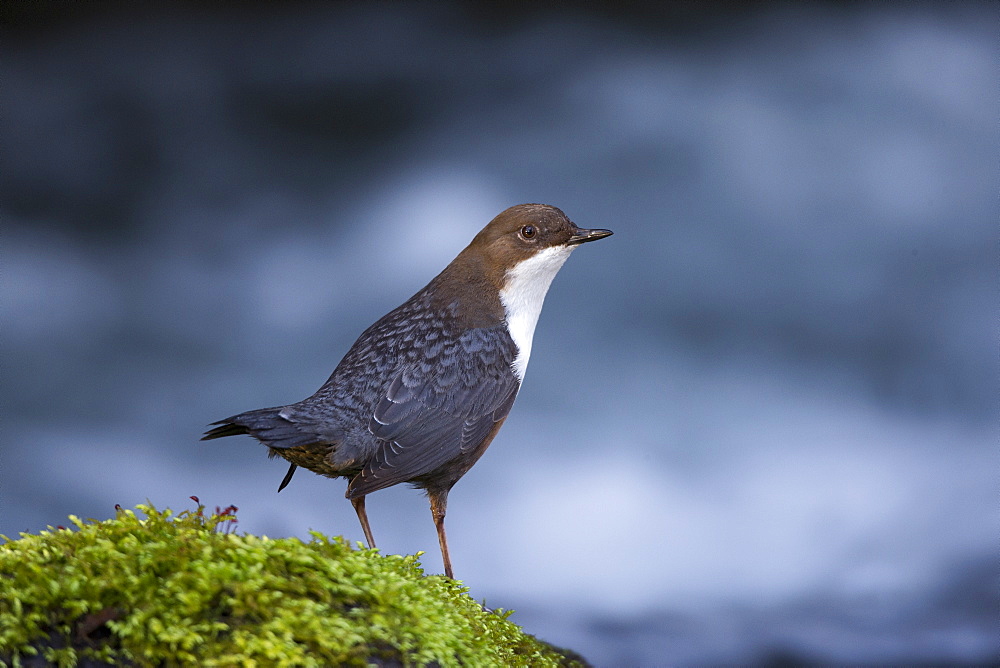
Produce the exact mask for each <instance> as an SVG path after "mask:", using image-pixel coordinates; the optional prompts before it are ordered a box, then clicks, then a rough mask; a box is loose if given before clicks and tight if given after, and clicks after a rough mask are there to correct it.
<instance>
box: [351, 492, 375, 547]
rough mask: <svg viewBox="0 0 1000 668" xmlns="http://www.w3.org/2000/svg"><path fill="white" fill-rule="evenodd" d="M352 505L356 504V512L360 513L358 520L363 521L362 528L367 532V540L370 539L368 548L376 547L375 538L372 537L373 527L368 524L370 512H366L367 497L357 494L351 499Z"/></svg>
mask: <svg viewBox="0 0 1000 668" xmlns="http://www.w3.org/2000/svg"><path fill="white" fill-rule="evenodd" d="M351 505H352V506H354V512H356V513H357V514H358V520H360V521H361V529H362V530H363V531H364V532H365V540H367V541H368V549H369V550H374V549H375V539H374V538H372V529H371V527H370V526H368V513H366V512H365V497H363V496H356V497H354V498H353V499H351Z"/></svg>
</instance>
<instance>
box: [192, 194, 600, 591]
mask: <svg viewBox="0 0 1000 668" xmlns="http://www.w3.org/2000/svg"><path fill="white" fill-rule="evenodd" d="M610 234H611V231H610V230H584V229H580V228H579V227H577V226H576V225H574V224H573V222H572V221H570V219H569V218H567V217H566V215H565V214H564V213H563V212H562V211H560V210H559V209H557V208H555V207H553V206H547V205H544V204H519V205H517V206H512V207H511V208H509V209H507V210H506V211H503V212H502V213H500V215H498V216H497V217H496V218H494V219H493V220H492V221H490V223H489V224H488V225H487V226H486V227H484V228H483V229H482V231H481V232H479V234H477V235H476V237H475V238H474V239H473V240H472V243H470V244H469V245H468V247H466V248H465V250H463V251H462V252H461V253H459V254H458V257H456V258H455V259H454V260H453V261H452V263H451V264H449V265H448V266H447V267H445V269H444V271H442V272H441V273H440V274H438V275H437V276H436V277H435V278H434V279H433V280H432V281H431V282H430V283H428V284H427V286H426V287H425V288H423V289H422V290H420V292H418V293H417V294H415V295H413V297H411V298H410V299H409V300H407V301H406V302H405V303H404V304H403V305H402V306H400V307H398V308H397V309H395V310H394V311H391V312H390V313H388V314H387V315H385V316H384V317H382V319H380V320H379V321H378V322H376V323H375V324H374V325H372V326H371V327H369V328H368V329H366V330H365V331H364V333H363V334H361V336H360V337H359V338H358V340H357V341H355V342H354V345H353V346H351V349H350V350H349V351H348V352H347V355H345V356H344V359H343V360H341V362H340V364H339V365H337V368H336V369H334V371H333V374H332V375H331V376H330V378H329V380H327V381H326V383H324V384H323V387H321V388H319V390H318V391H317V392H316V393H315V394H313V395H312V396H311V397H309V398H308V399H303V400H302V401H300V402H298V403H295V404H289V405H287V406H278V407H276V408H263V409H260V410H255V411H248V412H246V413H240V414H239V415H234V416H232V417H229V418H226V419H225V420H219V421H218V422H213V423H212V424H213V425H218V426H216V427H214V428H213V429H211V430H210V431H208V432H206V434H205V436H204V437H203V439H202V440H208V439H213V438H219V437H221V436H233V435H236V434H250V435H251V436H253V437H254V438H256V439H257V440H259V441H260V442H261V443H263V444H264V445H266V446H267V447H268V448H269V455H270V456H272V457H273V456H275V455H280V456H281V457H284V458H285V459H287V460H288V461H289V462H291V466H290V467H289V468H288V473H287V474H286V475H285V478H284V480H282V481H281V485H280V486H279V487H278V491H279V492H280V491H281V490H282V489H284V487H285V485H287V484H288V482H289V481H290V480H291V479H292V474H293V473H295V468H296V467H297V466H304V467H305V468H307V469H309V470H311V471H314V472H315V473H319V474H320V475H325V476H328V477H331V478H337V477H341V476H342V477H345V478H347V479H348V480H349V481H350V482H349V483H348V486H347V494H346V496H347V498H348V499H350V500H351V503H352V504H353V505H354V510H355V511H356V512H357V514H358V519H359V520H360V521H361V528H362V529H363V530H364V532H365V538H366V539H367V540H368V546H369V547H371V548H374V547H375V540H374V538H372V532H371V528H370V527H369V526H368V516H367V514H366V513H365V495H366V494H371V493H372V492H375V491H378V490H380V489H383V488H385V487H390V486H392V485H395V484H397V483H401V482H408V483H412V484H413V485H414V486H415V487H418V488H421V489H424V490H425V491H426V492H427V496H428V498H429V499H430V505H431V513H432V514H433V516H434V525H435V527H436V528H437V534H438V541H439V542H440V544H441V557H442V559H443V560H444V571H445V575H447V576H448V577H449V578H452V579H454V574H453V572H452V568H451V558H450V556H449V555H448V541H447V539H446V537H445V531H444V516H445V509H446V506H447V503H448V492H449V491H450V490H451V488H452V486H453V485H454V484H455V483H456V482H457V481H458V479H459V478H461V477H462V476H463V475H465V473H466V471H468V470H469V469H470V468H472V465H473V464H475V463H476V461H477V460H478V459H479V458H480V457H481V456H482V454H483V453H484V452H485V451H486V448H487V447H488V446H489V444H490V441H492V440H493V437H494V436H496V434H497V431H499V429H500V426H501V425H502V424H503V422H504V420H505V419H506V418H507V414H508V413H509V412H510V407H511V405H513V403H514V398H515V397H516V396H517V392H518V389H519V388H520V387H521V381H522V380H524V371H525V369H526V368H527V366H528V357H529V356H530V355H531V339H532V336H533V335H534V332H535V323H537V322H538V315H539V313H540V312H541V310H542V302H543V301H544V300H545V293H546V292H547V291H548V289H549V285H550V284H551V283H552V279H553V278H554V277H555V275H556V272H558V271H559V268H560V267H562V265H563V262H565V261H566V258H568V257H569V254H570V253H571V252H572V251H573V249H574V248H576V247H577V246H578V245H580V244H582V243H584V242H586V241H594V240H596V239H602V238H604V237H606V236H608V235H610Z"/></svg>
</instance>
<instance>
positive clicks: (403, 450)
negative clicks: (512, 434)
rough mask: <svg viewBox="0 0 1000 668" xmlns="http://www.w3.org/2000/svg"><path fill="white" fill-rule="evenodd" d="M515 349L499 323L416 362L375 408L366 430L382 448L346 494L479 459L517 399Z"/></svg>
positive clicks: (448, 342) (396, 378)
mask: <svg viewBox="0 0 1000 668" xmlns="http://www.w3.org/2000/svg"><path fill="white" fill-rule="evenodd" d="M516 352H517V349H516V346H515V345H514V343H513V341H511V340H510V337H509V336H508V334H507V332H506V328H505V327H503V326H498V327H492V328H483V329H473V330H467V331H466V332H464V333H463V334H462V335H461V336H460V337H458V338H456V339H452V340H445V341H441V342H440V345H439V346H438V345H436V346H432V347H431V349H429V354H428V356H426V357H422V358H421V359H417V360H411V361H410V363H409V364H407V365H406V366H404V367H403V368H402V369H401V370H400V371H399V372H397V373H396V374H395V376H394V377H393V379H392V381H391V382H390V383H389V385H388V386H387V387H386V390H385V392H384V393H383V396H382V397H381V398H380V400H379V401H378V403H377V404H376V406H375V410H374V412H373V415H372V417H371V420H370V422H369V425H368V429H369V431H371V433H372V434H373V435H374V436H375V437H376V438H377V439H379V446H378V448H377V450H376V453H375V456H374V457H372V459H371V460H369V462H368V464H367V465H366V466H365V468H364V469H363V470H362V472H361V473H360V474H359V475H358V476H357V477H356V478H355V479H354V480H352V481H351V484H350V487H349V489H348V495H349V496H351V497H356V496H360V495H363V494H370V493H371V492H374V491H376V490H379V489H382V488H384V487H389V486H391V485H395V484H397V483H400V482H407V481H413V480H414V479H415V478H419V477H421V476H424V475H427V474H430V473H433V472H434V471H436V470H438V469H440V468H442V467H444V466H446V465H447V464H449V463H451V462H454V461H456V460H461V459H462V458H463V457H466V456H473V455H474V454H475V452H476V451H477V449H478V448H479V446H480V445H482V444H483V442H484V441H485V440H486V439H487V438H488V437H490V436H491V435H492V433H493V432H494V431H495V428H496V425H497V423H498V422H501V421H502V420H504V418H506V417H507V414H508V413H509V412H510V408H511V406H512V405H513V403H514V398H515V397H516V396H517V390H518V387H519V382H518V380H517V377H516V376H515V375H514V373H513V371H512V369H511V363H512V362H513V359H514V357H515V355H516ZM459 468H461V467H459ZM458 475H459V476H460V475H461V474H460V473H459V474H458ZM456 479H457V477H456ZM451 482H454V481H451Z"/></svg>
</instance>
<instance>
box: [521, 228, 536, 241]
mask: <svg viewBox="0 0 1000 668" xmlns="http://www.w3.org/2000/svg"><path fill="white" fill-rule="evenodd" d="M537 233H538V230H536V229H535V226H534V225H525V226H524V227H522V228H521V236H522V237H524V238H525V239H532V238H534V236H535V235H536V234H537Z"/></svg>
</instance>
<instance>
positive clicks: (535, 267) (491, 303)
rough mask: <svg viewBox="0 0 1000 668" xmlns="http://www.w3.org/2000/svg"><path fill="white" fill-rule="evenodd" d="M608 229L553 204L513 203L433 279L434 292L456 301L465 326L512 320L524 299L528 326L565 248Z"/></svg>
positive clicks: (565, 254)
mask: <svg viewBox="0 0 1000 668" xmlns="http://www.w3.org/2000/svg"><path fill="white" fill-rule="evenodd" d="M610 234H611V231H610V230H601V229H594V230H588V229H581V228H579V227H577V226H576V225H575V224H574V223H573V221H571V220H570V219H569V218H568V217H567V216H566V214H565V213H563V212H562V211H560V210H559V209H557V208H556V207H554V206H548V205H546V204H518V205H516V206H512V207H510V208H509V209H506V210H504V211H502V212H500V214H499V215H497V217H496V218H494V219H493V220H491V221H490V222H489V224H487V225H486V227H484V228H483V229H482V230H481V231H480V232H479V234H477V235H476V236H475V238H473V240H472V242H471V243H470V244H469V245H468V246H467V247H466V248H465V250H463V251H462V252H461V253H459V255H458V257H456V258H455V260H454V261H453V262H452V263H451V264H450V265H448V267H447V268H446V269H445V270H444V271H443V272H441V274H440V275H439V276H438V277H437V278H435V279H434V283H435V284H436V285H435V286H434V288H435V292H436V293H437V295H438V296H439V297H441V298H442V299H444V300H446V301H447V302H448V303H449V304H456V305H457V306H458V311H459V315H460V317H462V318H463V320H466V321H467V324H468V326H486V325H487V324H492V323H495V322H497V321H499V320H508V321H511V319H512V316H514V317H516V313H511V306H514V307H515V311H517V312H520V311H521V310H524V309H518V308H516V307H517V305H518V304H520V303H522V302H524V303H525V308H526V309H527V312H529V313H530V312H534V316H533V317H532V318H529V320H530V328H529V329H531V330H532V331H533V330H534V322H535V320H537V317H538V316H537V311H538V310H540V309H541V300H542V299H543V298H544V297H545V292H546V291H547V290H548V287H549V284H550V283H551V282H552V278H553V277H554V276H555V274H556V272H558V270H559V268H560V267H561V266H562V263H563V262H565V260H566V258H567V257H568V256H569V254H570V252H571V251H572V250H573V249H574V248H576V247H577V246H578V245H580V244H582V243H585V242H587V241H595V240H597V239H602V238H604V237H606V236H609V235H610ZM504 295H506V298H505V297H504Z"/></svg>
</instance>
